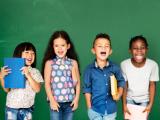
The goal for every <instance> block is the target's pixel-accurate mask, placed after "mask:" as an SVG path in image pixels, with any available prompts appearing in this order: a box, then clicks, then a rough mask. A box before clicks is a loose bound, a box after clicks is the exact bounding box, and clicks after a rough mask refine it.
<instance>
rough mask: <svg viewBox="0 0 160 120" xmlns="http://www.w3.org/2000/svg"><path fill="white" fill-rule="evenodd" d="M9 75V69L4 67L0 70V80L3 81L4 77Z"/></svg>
mask: <svg viewBox="0 0 160 120" xmlns="http://www.w3.org/2000/svg"><path fill="white" fill-rule="evenodd" d="M9 73H11V69H9V68H8V67H7V66H4V67H2V68H1V74H0V79H4V77H5V76H6V75H8V74H9Z"/></svg>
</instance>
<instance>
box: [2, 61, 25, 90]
mask: <svg viewBox="0 0 160 120" xmlns="http://www.w3.org/2000/svg"><path fill="white" fill-rule="evenodd" d="M24 65H25V60H24V59H23V58H4V66H7V67H8V68H9V69H11V73H9V74H8V75H7V76H5V78H4V87H5V88H25V77H24V75H23V74H22V71H21V70H20V69H21V68H22V67H24Z"/></svg>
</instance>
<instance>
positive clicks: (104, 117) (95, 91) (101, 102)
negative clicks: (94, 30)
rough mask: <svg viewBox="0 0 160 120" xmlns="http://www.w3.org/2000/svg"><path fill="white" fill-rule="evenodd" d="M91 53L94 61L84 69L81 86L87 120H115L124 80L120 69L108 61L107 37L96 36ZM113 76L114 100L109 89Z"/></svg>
mask: <svg viewBox="0 0 160 120" xmlns="http://www.w3.org/2000/svg"><path fill="white" fill-rule="evenodd" d="M92 52H93V54H95V56H96V60H94V62H93V63H92V64H90V65H89V66H88V67H87V68H86V70H85V72H84V86H83V91H84V93H85V98H86V103H87V108H88V116H89V119H90V120H115V119H116V111H117V108H116V101H118V100H119V99H120V97H121V95H122V93H123V87H124V86H125V80H124V78H123V76H122V74H121V71H120V68H119V67H118V66H117V65H116V64H114V63H113V62H111V61H110V60H109V59H108V57H109V55H111V53H112V48H111V41H110V37H109V35H107V34H103V33H100V34H98V35H97V36H96V38H95V39H94V42H93V48H92ZM113 74H114V75H115V77H116V78H117V82H118V94H117V96H116V97H114V99H113V98H112V95H111V87H110V76H111V75H113Z"/></svg>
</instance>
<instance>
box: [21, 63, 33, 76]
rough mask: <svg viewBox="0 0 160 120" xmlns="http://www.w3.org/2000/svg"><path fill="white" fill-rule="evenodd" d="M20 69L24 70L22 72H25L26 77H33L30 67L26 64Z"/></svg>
mask: <svg viewBox="0 0 160 120" xmlns="http://www.w3.org/2000/svg"><path fill="white" fill-rule="evenodd" d="M20 70H22V74H24V75H25V76H26V78H29V77H31V75H30V72H29V68H28V67H26V66H25V67H22V68H21V69H20Z"/></svg>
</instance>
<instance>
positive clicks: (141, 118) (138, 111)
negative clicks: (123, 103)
mask: <svg viewBox="0 0 160 120" xmlns="http://www.w3.org/2000/svg"><path fill="white" fill-rule="evenodd" d="M127 107H128V110H129V112H130V113H131V115H129V114H128V113H125V114H124V118H125V119H127V120H147V118H148V113H147V112H143V111H144V110H145V108H146V107H145V106H140V105H134V104H127Z"/></svg>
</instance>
